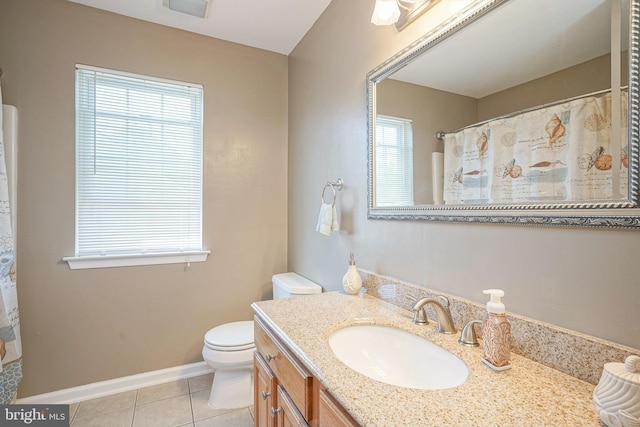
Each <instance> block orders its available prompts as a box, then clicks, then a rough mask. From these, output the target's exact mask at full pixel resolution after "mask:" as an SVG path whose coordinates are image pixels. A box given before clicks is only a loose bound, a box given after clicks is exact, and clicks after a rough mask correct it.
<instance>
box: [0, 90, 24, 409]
mask: <svg viewBox="0 0 640 427" xmlns="http://www.w3.org/2000/svg"><path fill="white" fill-rule="evenodd" d="M0 104H2V91H1V88H0ZM3 110H5V108H2V109H0V158H1V159H0V359H1V360H2V366H1V370H0V404H4V405H6V404H9V403H11V401H12V400H13V399H14V398H15V396H16V393H17V391H18V385H19V384H20V380H21V379H22V343H21V340H20V317H19V313H18V296H17V292H16V266H15V245H14V238H13V231H12V220H11V209H12V208H13V209H15V206H11V204H10V202H9V182H8V181H9V180H8V176H9V175H8V174H7V162H9V159H7V157H6V156H5V153H7V150H6V149H5V143H6V144H7V145H11V146H12V149H11V150H10V152H11V153H12V155H14V156H15V154H16V150H15V138H16V124H15V122H16V119H17V116H16V114H15V108H12V109H7V111H9V112H10V113H11V114H10V116H9V117H7V118H4V117H3V116H4V114H3ZM5 120H6V122H7V123H5ZM5 137H7V138H6V142H5ZM12 165H13V163H12ZM11 172H14V169H13V168H12V171H11ZM13 182H15V176H13V177H12V183H13ZM12 190H13V191H15V186H14V188H13V189H12ZM14 200H15V199H14Z"/></svg>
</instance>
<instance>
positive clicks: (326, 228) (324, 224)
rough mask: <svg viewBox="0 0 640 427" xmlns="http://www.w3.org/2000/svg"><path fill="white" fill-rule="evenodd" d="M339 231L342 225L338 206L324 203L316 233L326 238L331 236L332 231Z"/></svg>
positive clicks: (321, 207)
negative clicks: (339, 220)
mask: <svg viewBox="0 0 640 427" xmlns="http://www.w3.org/2000/svg"><path fill="white" fill-rule="evenodd" d="M339 229H340V225H339V224H338V213H337V211H336V206H335V205H332V204H330V203H323V204H322V206H320V213H319V214H318V224H317V225H316V231H317V232H318V233H320V234H324V235H325V236H330V235H331V232H332V231H338V230H339Z"/></svg>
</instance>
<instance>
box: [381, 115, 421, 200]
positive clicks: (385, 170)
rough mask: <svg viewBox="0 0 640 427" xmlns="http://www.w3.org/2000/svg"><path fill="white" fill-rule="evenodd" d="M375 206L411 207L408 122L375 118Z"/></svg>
mask: <svg viewBox="0 0 640 427" xmlns="http://www.w3.org/2000/svg"><path fill="white" fill-rule="evenodd" d="M375 155H376V171H375V174H376V194H375V205H376V206H407V205H413V130H412V125H411V120H408V119H401V118H397V117H389V116H377V117H376V153H375Z"/></svg>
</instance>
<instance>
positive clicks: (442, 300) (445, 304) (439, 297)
mask: <svg viewBox="0 0 640 427" xmlns="http://www.w3.org/2000/svg"><path fill="white" fill-rule="evenodd" d="M436 299H437V300H438V301H440V304H442V306H443V307H446V308H449V304H450V303H449V298H447V297H445V296H444V295H436Z"/></svg>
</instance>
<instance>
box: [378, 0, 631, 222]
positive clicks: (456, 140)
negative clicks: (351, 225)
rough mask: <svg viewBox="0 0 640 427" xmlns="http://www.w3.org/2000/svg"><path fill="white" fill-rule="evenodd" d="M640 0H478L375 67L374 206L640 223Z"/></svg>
mask: <svg viewBox="0 0 640 427" xmlns="http://www.w3.org/2000/svg"><path fill="white" fill-rule="evenodd" d="M639 6H640V0H562V1H561V2H558V1H555V0H471V1H469V4H468V5H467V6H466V7H464V8H463V9H461V10H460V11H459V12H457V13H456V14H455V15H454V16H453V17H451V18H449V19H448V20H447V21H445V22H443V23H442V24H441V25H440V26H438V27H437V28H435V29H434V30H433V31H431V32H429V33H428V34H426V35H424V36H423V37H422V38H420V39H419V40H417V41H416V42H414V43H412V44H411V45H410V46H409V47H407V48H406V49H404V50H402V51H400V52H398V53H397V54H396V55H394V56H393V57H392V58H390V59H389V60H387V61H385V62H384V63H383V64H381V65H379V66H378V67H376V68H375V69H374V70H372V71H371V72H369V73H368V74H367V100H368V127H369V128H368V139H369V171H368V173H369V188H368V205H369V206H368V215H369V218H370V219H415V220H434V221H462V222H481V223H512V224H530V225H531V224H540V225H569V226H587V227H607V228H609V227H615V228H637V227H640V209H639V208H638V186H639V182H640V181H639V161H638V148H639V147H638V143H639V141H638V130H639V128H638V120H639V119H640V116H639V114H638V54H639V51H638V40H637V39H638V36H639V35H640V34H639V32H638V27H639V16H638V14H639V12H638V9H639ZM434 10H435V8H434Z"/></svg>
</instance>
